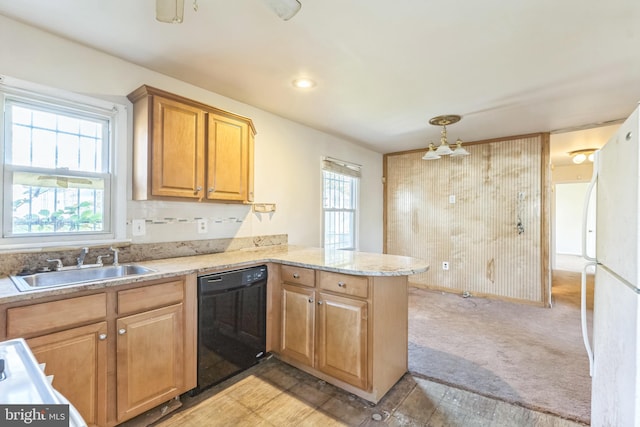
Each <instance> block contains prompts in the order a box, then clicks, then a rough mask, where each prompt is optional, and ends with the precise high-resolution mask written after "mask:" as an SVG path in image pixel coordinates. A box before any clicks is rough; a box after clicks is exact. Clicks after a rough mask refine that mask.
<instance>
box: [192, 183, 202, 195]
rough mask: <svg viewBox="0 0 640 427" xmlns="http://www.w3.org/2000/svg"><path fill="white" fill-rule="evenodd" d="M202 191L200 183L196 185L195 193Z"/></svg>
mask: <svg viewBox="0 0 640 427" xmlns="http://www.w3.org/2000/svg"><path fill="white" fill-rule="evenodd" d="M201 191H202V187H201V186H200V185H198V186H197V187H196V191H194V193H195V194H198V193H199V192H201Z"/></svg>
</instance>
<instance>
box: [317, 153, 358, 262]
mask: <svg viewBox="0 0 640 427" xmlns="http://www.w3.org/2000/svg"><path fill="white" fill-rule="evenodd" d="M360 175H361V172H360V166H359V165H356V164H353V163H348V162H344V161H340V160H336V159H331V158H325V159H324V160H323V162H322V211H323V230H324V232H323V235H324V237H323V245H324V248H325V249H350V250H355V249H356V241H357V240H356V233H357V228H358V227H357V225H358V222H357V221H358V184H359V180H360Z"/></svg>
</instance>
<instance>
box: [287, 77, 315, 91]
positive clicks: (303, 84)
mask: <svg viewBox="0 0 640 427" xmlns="http://www.w3.org/2000/svg"><path fill="white" fill-rule="evenodd" d="M292 84H293V87H297V88H298V89H310V88H312V87H315V85H316V82H314V81H313V80H311V79H295V80H294V81H293V82H292Z"/></svg>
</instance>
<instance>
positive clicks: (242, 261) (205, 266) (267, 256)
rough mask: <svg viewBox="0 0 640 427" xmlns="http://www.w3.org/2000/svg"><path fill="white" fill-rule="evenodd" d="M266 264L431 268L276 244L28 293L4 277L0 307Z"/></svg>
mask: <svg viewBox="0 0 640 427" xmlns="http://www.w3.org/2000/svg"><path fill="white" fill-rule="evenodd" d="M266 262H273V263H279V264H286V265H295V266H298V267H307V268H313V269H320V270H325V271H333V272H336V273H345V274H354V275H361V276H409V275H412V274H416V273H422V272H425V271H427V270H428V269H429V264H427V262H426V261H424V260H421V259H418V258H411V257H406V256H399V255H385V254H375V253H368V252H355V251H344V250H326V249H321V248H311V247H305V246H292V245H274V246H264V247H259V248H248V249H241V250H237V251H229V252H220V253H215V254H208V255H195V256H188V257H179V258H166V259H159V260H153V261H143V262H136V263H133V264H136V265H141V266H144V267H148V268H151V269H153V270H154V272H152V273H148V274H143V275H139V276H127V277H122V278H117V279H106V280H100V281H93V282H90V283H80V284H76V285H71V286H63V287H52V288H45V289H38V290H34V291H28V292H21V291H19V290H18V289H17V288H16V287H15V285H14V284H13V282H12V281H11V279H10V278H9V277H3V278H0V304H7V303H11V302H17V301H26V300H35V299H39V298H44V297H51V296H56V295H70V294H73V293H75V292H79V291H85V290H95V289H102V288H106V287H111V286H118V285H123V284H127V283H137V282H142V281H147V280H156V279H163V278H168V277H173V276H180V275H185V274H193V273H195V274H201V273H206V272H214V271H224V270H232V269H237V268H243V267H247V266H251V265H256V264H260V263H266ZM45 274H46V273H45Z"/></svg>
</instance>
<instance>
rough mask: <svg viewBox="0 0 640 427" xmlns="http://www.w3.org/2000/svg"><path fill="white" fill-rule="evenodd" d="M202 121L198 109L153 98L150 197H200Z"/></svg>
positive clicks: (202, 159) (203, 117) (158, 97)
mask: <svg viewBox="0 0 640 427" xmlns="http://www.w3.org/2000/svg"><path fill="white" fill-rule="evenodd" d="M204 120H205V113H204V111H202V110H201V109H199V108H196V107H192V106H190V105H186V104H183V103H181V102H177V101H173V100H170V99H167V98H163V97H161V96H157V95H155V96H153V129H152V134H153V138H152V142H151V147H150V149H151V162H152V167H151V194H152V195H154V196H167V197H184V198H190V199H199V198H202V197H203V195H204V193H203V188H202V186H203V185H204V148H205V143H204V131H205V123H204Z"/></svg>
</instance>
